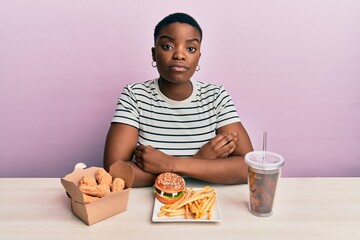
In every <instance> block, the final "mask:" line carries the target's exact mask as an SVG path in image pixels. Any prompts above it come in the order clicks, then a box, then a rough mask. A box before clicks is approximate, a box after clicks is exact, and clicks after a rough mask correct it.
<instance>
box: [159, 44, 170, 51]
mask: <svg viewBox="0 0 360 240" xmlns="http://www.w3.org/2000/svg"><path fill="white" fill-rule="evenodd" d="M161 47H162V48H163V49H164V50H169V49H171V48H172V46H170V45H169V44H164V45H162V46H161Z"/></svg>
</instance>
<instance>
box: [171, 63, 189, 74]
mask: <svg viewBox="0 0 360 240" xmlns="http://www.w3.org/2000/svg"><path fill="white" fill-rule="evenodd" d="M169 69H170V71H173V72H185V71H187V70H188V69H189V68H188V67H186V66H184V65H172V66H170V67H169Z"/></svg>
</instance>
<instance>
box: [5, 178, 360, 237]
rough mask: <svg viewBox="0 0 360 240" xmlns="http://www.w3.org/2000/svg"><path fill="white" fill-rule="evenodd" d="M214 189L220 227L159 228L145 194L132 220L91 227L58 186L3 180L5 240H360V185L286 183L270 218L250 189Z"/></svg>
mask: <svg viewBox="0 0 360 240" xmlns="http://www.w3.org/2000/svg"><path fill="white" fill-rule="evenodd" d="M205 185H207V184H206V183H203V182H198V181H188V182H187V187H203V186H205ZM211 186H214V187H216V190H217V193H218V200H219V203H220V210H221V214H222V222H219V223H153V222H152V221H151V217H152V212H153V205H154V197H153V193H152V191H153V189H152V188H151V187H147V188H134V189H132V190H131V192H130V197H129V203H128V209H127V211H126V212H123V213H120V214H118V215H116V216H114V217H111V218H109V219H106V220H103V221H101V222H99V223H96V224H94V225H91V226H88V225H86V224H85V223H83V222H82V221H81V220H80V219H79V218H77V217H76V216H75V215H73V213H72V212H71V210H70V205H69V201H68V198H67V196H66V194H65V191H64V188H63V187H62V185H61V183H60V179H59V178H2V179H1V178H0V239H1V240H2V239H4V240H5V239H6V240H7V239H46V240H49V239H117V240H119V239H131V240H134V239H156V240H161V239H166V240H174V239H194V240H195V239H218V240H222V239H251V240H256V239H277V240H279V239H302V240H303V239H337V240H339V239H340V240H345V239H360V178H282V179H280V182H279V184H278V188H277V193H276V194H277V195H276V199H275V204H274V213H273V215H272V216H271V217H268V218H259V217H256V216H253V215H252V214H250V213H249V211H248V198H249V194H248V186H247V185H231V186H227V185H211Z"/></svg>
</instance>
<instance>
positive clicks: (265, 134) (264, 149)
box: [263, 131, 267, 160]
mask: <svg viewBox="0 0 360 240" xmlns="http://www.w3.org/2000/svg"><path fill="white" fill-rule="evenodd" d="M266 144H267V131H264V133H263V160H265V158H266Z"/></svg>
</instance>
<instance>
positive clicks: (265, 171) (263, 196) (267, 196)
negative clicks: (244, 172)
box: [245, 151, 284, 217]
mask: <svg viewBox="0 0 360 240" xmlns="http://www.w3.org/2000/svg"><path fill="white" fill-rule="evenodd" d="M245 162H246V164H247V165H248V185H249V190H250V200H249V211H250V212H251V213H252V214H254V215H255V216H258V217H268V216H271V215H272V213H273V210H272V209H273V205H274V199H275V192H276V187H277V183H278V179H279V177H280V173H281V169H282V166H283V165H284V158H283V157H282V156H280V155H279V154H277V153H273V152H268V151H253V152H249V153H247V154H246V155H245Z"/></svg>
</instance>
